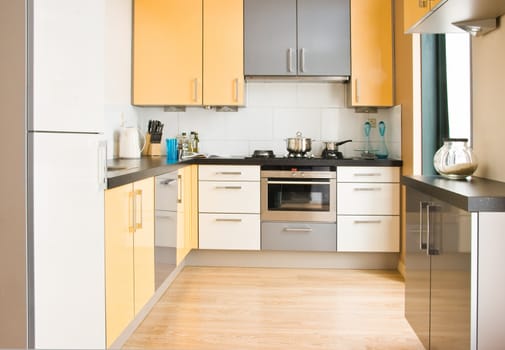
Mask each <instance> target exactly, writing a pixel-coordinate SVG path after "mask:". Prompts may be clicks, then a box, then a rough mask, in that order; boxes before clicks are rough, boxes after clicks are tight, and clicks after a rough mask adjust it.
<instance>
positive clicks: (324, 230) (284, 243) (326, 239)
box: [261, 222, 337, 252]
mask: <svg viewBox="0 0 505 350" xmlns="http://www.w3.org/2000/svg"><path fill="white" fill-rule="evenodd" d="M261 249H263V250H305V251H333V252H334V251H336V249H337V225H336V224H334V223H302V222H298V223H293V222H275V223H274V222H263V223H262V224H261Z"/></svg>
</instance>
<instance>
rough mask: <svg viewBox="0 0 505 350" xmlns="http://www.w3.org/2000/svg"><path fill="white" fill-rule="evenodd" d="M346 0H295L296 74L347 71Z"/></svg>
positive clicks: (347, 17) (347, 13)
mask: <svg viewBox="0 0 505 350" xmlns="http://www.w3.org/2000/svg"><path fill="white" fill-rule="evenodd" d="M350 60H351V42H350V12H349V0H298V62H299V64H298V75H330V76H335V75H336V76H340V75H350V74H351V63H350Z"/></svg>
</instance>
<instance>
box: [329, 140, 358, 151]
mask: <svg viewBox="0 0 505 350" xmlns="http://www.w3.org/2000/svg"><path fill="white" fill-rule="evenodd" d="M347 142H352V140H345V141H338V142H337V141H323V143H324V145H325V149H327V150H328V151H338V146H340V145H343V144H344V143H347Z"/></svg>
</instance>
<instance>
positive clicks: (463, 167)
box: [433, 139, 478, 180]
mask: <svg viewBox="0 0 505 350" xmlns="http://www.w3.org/2000/svg"><path fill="white" fill-rule="evenodd" d="M433 166H434V167H435V170H436V171H437V172H438V173H439V174H440V175H442V176H443V177H446V178H448V179H456V180H460V179H465V178H467V177H468V176H471V175H472V174H473V173H474V172H475V170H477V166H478V162H477V157H476V156H475V154H474V153H473V151H472V149H471V148H470V147H469V146H468V139H446V140H444V144H443V145H442V147H440V149H439V150H438V151H437V152H436V153H435V156H434V157H433Z"/></svg>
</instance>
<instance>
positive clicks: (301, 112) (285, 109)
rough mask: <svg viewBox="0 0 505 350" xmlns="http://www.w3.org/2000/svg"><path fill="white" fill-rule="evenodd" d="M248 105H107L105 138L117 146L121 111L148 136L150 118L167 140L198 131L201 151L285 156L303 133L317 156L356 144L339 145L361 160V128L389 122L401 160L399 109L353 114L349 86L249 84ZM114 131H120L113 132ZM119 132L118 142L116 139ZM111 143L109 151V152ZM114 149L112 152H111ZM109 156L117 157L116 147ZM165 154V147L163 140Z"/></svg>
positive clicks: (374, 137)
mask: <svg viewBox="0 0 505 350" xmlns="http://www.w3.org/2000/svg"><path fill="white" fill-rule="evenodd" d="M246 91H247V96H246V107H244V108H239V110H238V112H216V111H215V110H214V109H212V110H206V109H203V108H187V109H186V112H165V111H164V110H163V108H161V107H158V108H156V107H131V106H125V108H123V110H121V106H108V110H107V111H106V112H107V113H106V115H107V118H108V119H109V120H108V121H107V124H106V125H107V138H108V140H109V143H114V144H115V145H117V129H118V128H119V126H120V125H121V113H122V114H123V119H124V120H125V124H126V125H128V126H131V125H135V124H137V125H138V126H139V127H140V129H141V130H142V131H144V132H145V130H146V127H147V122H148V120H149V119H157V120H160V121H161V122H162V123H163V124H165V127H164V133H163V139H162V140H164V139H165V138H169V137H175V136H176V135H177V134H179V133H181V132H183V131H186V132H188V133H189V132H190V131H193V130H194V131H197V132H198V133H199V136H200V151H201V152H204V153H211V154H219V155H250V154H251V153H252V152H253V151H254V150H255V149H271V150H273V151H274V153H275V154H276V155H284V154H285V153H286V141H285V139H286V138H288V137H295V135H296V132H297V131H300V132H302V134H303V136H304V137H309V138H311V139H313V141H312V148H313V153H314V154H316V155H317V154H320V152H321V151H322V144H321V142H319V141H343V140H346V139H352V140H353V142H352V143H348V144H345V145H342V146H340V148H339V150H341V151H342V152H343V153H344V156H345V157H353V156H359V154H360V151H358V150H359V149H362V148H363V147H364V143H365V135H364V132H363V124H364V122H365V121H367V120H368V118H375V119H376V121H377V123H378V122H379V121H380V120H383V121H384V122H385V123H386V144H387V146H388V149H389V154H390V157H391V158H397V159H401V107H400V106H396V107H393V108H384V109H379V111H378V113H375V114H374V113H370V114H367V113H355V111H354V109H353V108H346V107H345V106H346V103H345V101H346V85H344V84H342V83H329V82H317V83H309V82H248V83H247V85H246ZM114 131H116V132H114ZM114 134H116V136H115V137H116V141H114V142H113V140H114ZM370 139H371V141H372V148H374V145H377V144H378V141H379V139H380V136H379V132H378V129H377V128H373V129H372V131H371V133H370ZM110 146H111V145H109V149H111V147H110ZM112 150H113V151H112ZM112 150H111V151H110V152H109V157H112V156H117V146H115V147H113V148H112ZM162 151H163V153H165V145H164V142H162Z"/></svg>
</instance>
